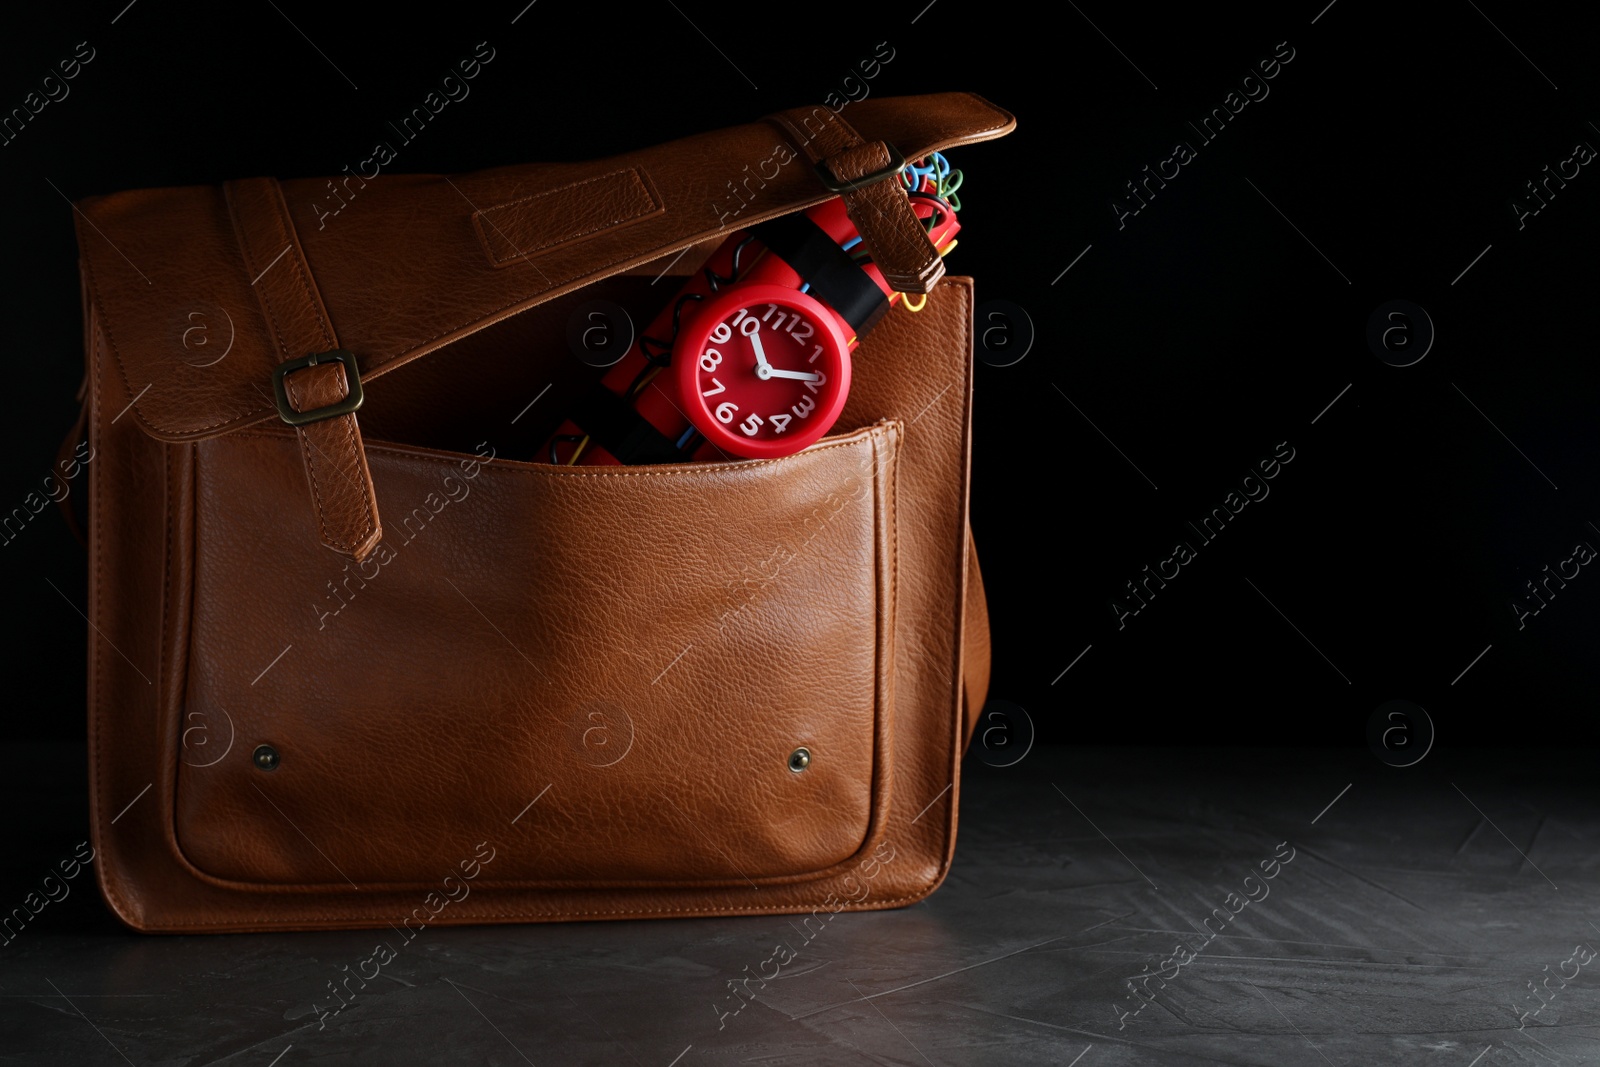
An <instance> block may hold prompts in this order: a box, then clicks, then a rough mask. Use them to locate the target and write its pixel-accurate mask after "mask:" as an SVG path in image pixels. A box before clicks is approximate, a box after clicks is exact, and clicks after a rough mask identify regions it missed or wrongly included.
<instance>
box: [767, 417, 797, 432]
mask: <svg viewBox="0 0 1600 1067" xmlns="http://www.w3.org/2000/svg"><path fill="white" fill-rule="evenodd" d="M793 418H794V416H793V415H773V416H772V419H771V421H772V432H773V433H782V432H783V431H785V430H787V429H788V428H789V421H790V420H791V419H793Z"/></svg>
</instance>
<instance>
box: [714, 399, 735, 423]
mask: <svg viewBox="0 0 1600 1067" xmlns="http://www.w3.org/2000/svg"><path fill="white" fill-rule="evenodd" d="M738 410H739V405H738V404H735V403H734V402H733V401H731V400H724V401H723V402H722V403H720V404H718V405H717V421H718V422H732V421H733V413H734V412H735V411H738Z"/></svg>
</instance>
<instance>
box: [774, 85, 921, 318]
mask: <svg viewBox="0 0 1600 1067" xmlns="http://www.w3.org/2000/svg"><path fill="white" fill-rule="evenodd" d="M771 119H772V121H773V122H775V123H776V124H777V125H778V127H779V129H781V130H783V132H784V133H785V134H786V135H787V136H788V137H789V139H790V140H792V141H793V142H794V143H795V145H796V146H797V147H799V149H800V151H801V152H803V153H804V154H805V156H806V158H807V159H809V160H810V161H811V162H812V163H813V164H815V165H816V166H817V169H818V173H819V175H822V176H823V177H824V179H825V180H826V179H827V178H829V177H831V179H832V181H831V182H827V184H828V187H829V189H830V190H831V191H835V192H839V194H840V197H841V198H842V199H843V200H844V205H845V210H846V211H847V212H848V213H849V215H850V221H851V222H853V223H855V224H856V232H858V233H860V234H861V243H862V244H864V245H866V247H867V251H868V253H869V254H871V256H872V261H873V262H874V263H876V264H877V265H878V269H879V270H881V271H882V272H883V277H884V280H885V281H887V282H888V283H889V284H890V285H891V286H893V287H894V288H895V289H897V290H898V291H900V292H902V293H929V292H932V291H933V287H934V285H936V284H937V283H938V281H939V279H940V278H942V277H944V260H943V259H941V258H939V250H938V249H936V248H934V247H933V242H932V241H930V240H928V234H927V231H925V230H924V229H923V228H922V224H921V223H920V222H918V221H917V216H916V213H915V212H913V211H912V210H911V201H910V200H908V199H906V192H905V190H904V189H902V188H901V187H900V181H899V178H898V177H897V175H898V172H899V169H900V168H899V166H897V165H896V160H897V155H898V153H897V150H895V149H893V148H891V146H889V145H888V144H886V143H885V142H883V141H871V142H869V141H866V140H864V139H863V138H862V136H861V135H860V134H859V133H857V132H856V131H855V130H854V129H853V128H852V127H851V125H850V124H849V123H848V122H846V121H845V120H844V119H842V118H840V117H839V116H838V115H837V114H836V113H834V111H833V110H832V109H830V108H827V107H813V108H792V109H790V110H788V111H780V112H778V113H777V114H776V115H773V116H771ZM899 163H901V164H903V163H904V159H899ZM856 183H861V184H859V185H858V184H856Z"/></svg>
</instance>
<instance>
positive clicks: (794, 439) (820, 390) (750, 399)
mask: <svg viewBox="0 0 1600 1067" xmlns="http://www.w3.org/2000/svg"><path fill="white" fill-rule="evenodd" d="M961 178H962V176H961V172H960V171H957V170H952V169H951V167H950V164H949V162H948V161H947V160H946V159H945V158H944V156H943V155H941V154H940V153H937V152H935V153H933V154H932V155H930V156H928V157H927V158H926V159H923V160H918V161H916V162H914V163H909V164H907V165H906V166H905V167H903V168H902V169H901V170H900V171H899V172H898V176H897V180H899V181H900V183H901V185H902V187H904V188H905V189H906V195H907V197H908V199H909V201H910V204H911V207H912V211H913V212H914V213H915V215H916V217H917V219H918V221H920V222H921V223H922V225H923V227H924V229H925V230H926V231H927V235H928V239H929V241H930V242H931V243H932V245H933V247H934V248H935V249H937V250H938V252H939V254H940V255H941V256H942V255H944V254H945V253H947V252H949V251H950V249H951V248H953V247H954V246H955V244H956V240H955V237H956V233H957V232H958V231H959V230H960V229H961V224H960V222H959V221H958V220H957V217H956V216H957V212H958V211H959V210H960V206H961V202H960V199H959V198H958V196H957V195H956V190H957V189H958V188H959V187H960V185H961ZM926 299H927V298H926V297H925V296H923V297H919V298H917V301H916V302H915V303H912V302H911V298H910V297H908V296H906V294H904V293H900V292H897V291H896V290H895V289H894V288H893V287H892V286H891V285H890V284H889V283H888V282H887V281H886V280H885V279H884V276H883V273H882V272H881V271H880V270H879V269H878V266H877V264H875V263H874V262H873V261H872V258H871V256H870V255H869V254H868V253H867V251H866V249H865V248H863V246H862V240H861V235H860V234H859V233H858V232H857V231H856V227H855V224H854V223H853V222H851V220H850V216H849V215H848V213H847V212H846V210H845V204H844V201H843V200H842V199H840V198H839V197H837V196H835V197H833V198H831V199H829V200H825V201H823V202H822V203H820V204H817V205H816V206H814V207H812V208H810V209H808V210H807V211H805V212H803V213H801V214H797V215H789V216H785V217H783V218H778V219H773V220H770V221H768V222H764V223H761V224H759V225H757V226H753V227H751V228H749V229H746V230H740V231H737V232H735V233H734V234H732V235H731V236H730V237H729V238H728V239H727V240H726V241H724V242H723V243H722V245H721V246H719V247H718V248H717V250H716V251H715V252H713V253H712V255H711V257H710V258H709V259H708V260H707V261H706V263H705V265H704V266H703V268H702V269H701V270H699V271H698V272H696V273H695V274H694V275H693V276H691V278H690V279H689V280H688V281H687V282H685V283H684V286H683V288H682V289H680V290H679V292H678V294H677V296H676V298H675V299H674V300H672V301H671V302H670V303H669V304H668V305H667V306H666V307H665V308H663V309H662V310H661V312H660V313H659V314H658V315H657V316H656V318H655V319H654V321H652V322H651V323H650V326H649V328H648V329H647V330H645V331H644V332H642V333H641V334H640V335H639V337H638V338H636V340H635V341H634V343H633V345H632V347H631V348H630V349H629V350H628V352H627V354H626V355H624V356H623V357H622V359H621V360H620V361H618V363H617V364H616V365H615V366H613V367H612V368H611V369H610V371H609V372H608V373H607V374H606V375H605V377H604V378H603V379H601V381H600V382H599V383H598V384H597V385H596V386H595V388H593V389H591V390H590V391H589V392H588V393H587V394H585V395H584V396H583V397H582V398H580V400H579V402H578V404H577V405H576V406H575V409H574V410H572V411H571V412H570V417H569V419H568V421H566V422H565V423H563V424H562V426H561V427H560V428H559V429H558V430H557V431H556V433H555V434H554V435H553V436H552V437H551V438H550V439H549V441H548V442H546V445H545V447H544V449H542V450H541V454H540V455H539V458H541V459H548V461H549V462H551V463H558V464H566V465H574V464H583V465H602V464H633V463H672V462H686V461H693V460H699V461H705V460H716V459H731V458H734V457H739V456H744V457H760V458H771V457H776V456H786V455H790V454H792V453H794V452H798V451H800V450H801V449H803V448H805V447H807V446H808V445H811V444H813V443H814V442H816V441H817V440H818V439H819V438H821V437H822V436H823V435H824V434H826V433H827V432H828V430H829V429H830V428H831V427H832V426H833V423H834V421H835V420H836V419H837V418H838V417H839V412H840V411H841V410H842V409H843V407H844V402H845V398H846V397H847V395H848V393H849V389H850V365H851V358H850V353H851V352H852V351H853V350H854V349H855V347H856V346H857V345H858V344H859V343H860V341H861V338H863V337H865V336H866V335H867V333H868V332H869V331H870V330H871V329H872V328H873V326H874V325H876V324H877V322H878V321H879V320H880V319H881V318H882V317H883V316H884V315H885V314H886V313H887V312H888V311H889V309H890V308H891V307H893V306H894V305H895V304H897V303H901V304H904V306H905V307H906V309H907V310H909V311H920V310H921V308H922V305H923V303H924V302H925V301H926Z"/></svg>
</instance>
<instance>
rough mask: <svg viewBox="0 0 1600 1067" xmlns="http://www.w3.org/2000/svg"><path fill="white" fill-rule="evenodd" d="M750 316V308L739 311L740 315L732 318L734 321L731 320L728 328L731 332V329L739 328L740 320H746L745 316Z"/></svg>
mask: <svg viewBox="0 0 1600 1067" xmlns="http://www.w3.org/2000/svg"><path fill="white" fill-rule="evenodd" d="M748 314H750V309H749V308H740V309H739V314H737V315H735V316H734V317H733V318H732V319H731V320H729V322H728V326H729V328H730V330H731V329H732V328H733V327H736V326H738V325H739V320H740V319H742V318H744V317H745V316H746V315H748Z"/></svg>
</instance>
